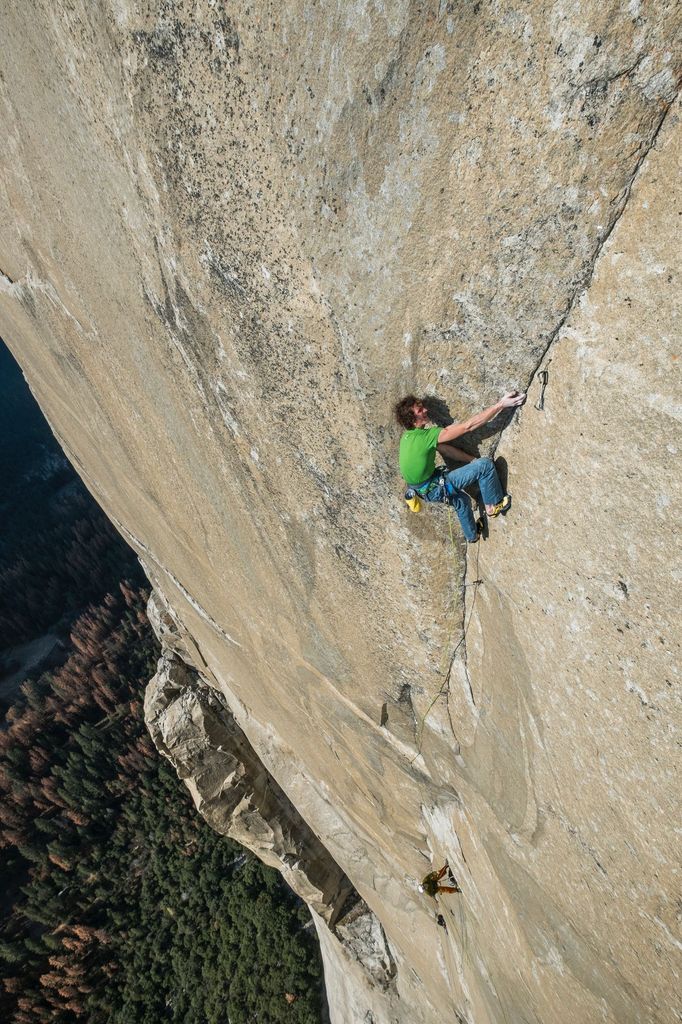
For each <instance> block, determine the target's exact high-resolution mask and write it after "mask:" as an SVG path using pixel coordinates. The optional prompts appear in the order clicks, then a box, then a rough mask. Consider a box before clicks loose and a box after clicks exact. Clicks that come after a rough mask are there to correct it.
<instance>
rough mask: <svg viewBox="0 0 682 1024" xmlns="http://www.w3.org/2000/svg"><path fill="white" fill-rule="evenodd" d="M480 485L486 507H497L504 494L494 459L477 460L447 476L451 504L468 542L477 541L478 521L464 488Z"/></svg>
mask: <svg viewBox="0 0 682 1024" xmlns="http://www.w3.org/2000/svg"><path fill="white" fill-rule="evenodd" d="M470 484H478V486H479V488H480V490H481V497H482V498H483V504H484V505H497V504H498V502H500V501H502V498H503V497H504V492H503V490H502V484H501V483H500V480H499V477H498V475H497V470H496V469H495V466H494V464H493V461H492V459H476V460H475V461H474V462H469V463H468V464H467V465H466V466H461V467H460V469H453V470H451V471H450V472H449V473H446V474H445V487H446V489H447V492H448V498H449V502H450V504H451V505H452V506H453V508H454V509H455V511H456V513H457V515H458V517H459V521H460V523H461V526H462V530H463V531H464V536H465V537H466V539H467V540H476V536H477V534H476V521H475V519H474V513H473V511H472V508H471V498H470V497H469V495H468V494H465V492H464V490H463V488H464V487H469V485H470Z"/></svg>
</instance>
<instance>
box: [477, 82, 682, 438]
mask: <svg viewBox="0 0 682 1024" xmlns="http://www.w3.org/2000/svg"><path fill="white" fill-rule="evenodd" d="M624 73H625V72H624ZM679 91H680V90H679V87H678V89H677V91H676V93H675V96H674V97H673V99H672V100H670V102H669V103H666V104H665V109H664V110H663V113H662V114H661V116H660V117H659V119H658V124H656V126H655V128H654V131H653V134H652V135H651V138H650V140H649V144H648V146H646V148H645V150H644V151H643V153H642V154H641V155H640V157H639V159H638V160H637V162H636V164H635V167H634V169H633V171H632V173H631V174H630V177H629V179H628V181H627V183H626V184H625V187H624V188H623V189H622V192H621V195H620V199H619V205H618V207H617V209H616V211H615V214H614V216H613V217H612V219H611V222H610V223H609V224H608V226H607V228H606V230H605V231H604V233H603V235H602V236H601V237H600V238H598V239H597V244H596V246H595V249H594V252H593V253H592V256H591V258H590V260H589V262H588V266H587V269H586V271H585V273H584V274H583V275H582V277H581V278H580V280H579V281H578V283H577V284H576V285H575V287H574V288H573V291H572V292H571V294H570V295H569V297H568V301H567V303H566V307H565V309H564V312H563V313H562V314H561V316H560V317H559V320H558V321H557V323H556V326H555V327H554V328H553V329H552V331H551V332H550V334H549V336H548V339H547V344H546V345H545V346H544V348H543V350H542V352H541V353H540V356H539V358H538V359H537V361H536V364H535V367H534V368H533V372H532V373H531V374H530V376H529V378H528V383H527V385H526V392H527V391H528V390H529V388H530V386H531V384H532V383H533V380H534V378H535V374H536V373H537V372H538V370H539V369H540V367H541V366H542V364H543V362H544V361H545V358H546V356H547V353H548V352H549V350H550V348H551V347H552V345H553V344H554V342H555V341H556V339H557V337H558V336H559V333H560V331H561V329H562V327H563V326H564V324H565V323H566V321H567V320H568V318H569V316H570V315H571V313H572V312H573V309H574V307H575V304H576V301H577V300H578V298H579V297H580V296H581V295H582V294H583V292H586V291H587V290H588V288H589V287H590V285H591V283H592V278H593V277H594V272H595V269H596V266H597V262H598V260H599V257H600V256H601V252H602V249H603V248H604V246H605V245H606V243H607V242H608V240H609V238H610V237H611V233H612V232H613V229H614V228H615V227H616V225H617V224H618V222H619V220H620V219H621V217H622V216H623V213H624V212H625V208H626V206H627V204H628V201H629V199H630V195H631V193H632V188H633V186H634V183H635V181H636V179H637V175H638V174H639V171H640V168H641V167H642V164H643V163H644V161H645V160H646V158H647V157H648V155H649V153H650V152H651V150H652V149H653V147H654V145H655V144H656V139H657V138H658V136H659V134H660V131H661V128H662V127H663V124H664V122H665V119H666V117H667V116H668V113H669V112H670V109H671V107H672V106H673V104H674V103H675V100H676V99H677V97H678V95H679ZM510 422H511V420H510ZM507 426H509V424H506V425H505V426H504V427H503V428H502V430H501V431H500V433H499V434H498V436H497V438H496V439H495V441H494V442H493V445H492V449H491V456H493V457H494V455H495V453H496V451H497V448H498V445H499V443H500V440H501V438H502V432H503V431H504V430H506V427H507Z"/></svg>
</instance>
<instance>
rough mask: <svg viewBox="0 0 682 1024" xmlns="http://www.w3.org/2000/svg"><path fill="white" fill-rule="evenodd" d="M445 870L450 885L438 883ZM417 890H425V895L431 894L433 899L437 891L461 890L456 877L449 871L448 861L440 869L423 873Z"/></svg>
mask: <svg viewBox="0 0 682 1024" xmlns="http://www.w3.org/2000/svg"><path fill="white" fill-rule="evenodd" d="M446 871H447V872H448V875H449V878H450V881H451V882H452V883H453V884H452V885H441V884H440V880H441V878H442V877H443V875H444V874H445V872H446ZM419 891H420V892H425V893H426V894H427V896H433V898H434V899H435V898H436V895H437V894H438V893H439V892H461V891H462V890H461V889H460V887H459V885H458V884H457V879H456V878H455V877H454V875H453V874H452V872H451V871H450V868H449V865H448V862H447V861H446V862H445V864H444V865H443V867H442V868H441V869H440V871H430V872H429V873H428V875H425V876H424V878H422V884H421V885H420V886H419Z"/></svg>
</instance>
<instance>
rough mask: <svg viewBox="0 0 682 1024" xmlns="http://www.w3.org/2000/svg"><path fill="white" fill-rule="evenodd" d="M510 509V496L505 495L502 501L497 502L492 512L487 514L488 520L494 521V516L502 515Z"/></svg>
mask: <svg viewBox="0 0 682 1024" xmlns="http://www.w3.org/2000/svg"><path fill="white" fill-rule="evenodd" d="M510 508H511V494H505V496H504V498H503V499H502V501H498V503H497V505H495V507H494V508H493V510H492V512H488V519H494V518H495V516H499V515H504V513H505V512H508V511H509V509H510Z"/></svg>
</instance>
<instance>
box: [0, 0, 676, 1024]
mask: <svg viewBox="0 0 682 1024" xmlns="http://www.w3.org/2000/svg"><path fill="white" fill-rule="evenodd" d="M0 27H1V29H2V36H3V40H4V42H5V46H4V47H3V58H2V62H3V66H2V77H1V79H0V110H1V111H2V114H1V116H2V124H3V136H4V145H3V153H2V171H1V173H0V331H1V332H2V336H3V337H4V339H5V340H6V341H7V343H8V344H9V345H10V347H11V348H12V350H13V351H14V352H15V354H16V355H17V358H18V359H19V360H20V362H21V364H22V366H23V367H24V369H25V372H26V374H27V376H28V379H29V381H30V383H31V386H32V388H33V390H34V393H35V394H36V396H37V398H38V400H39V402H40V404H41V406H42V407H43V409H44V410H45V412H46V414H47V416H48V419H49V420H50V422H51V424H52V426H53V428H54V430H55V432H56V433H57V435H58V437H59V438H60V440H61V441H62V443H63V445H64V447H65V450H66V452H67V454H68V455H69V457H70V458H71V460H72V461H73V462H74V464H75V465H76V467H77V468H78V470H79V472H81V474H82V476H83V478H84V480H85V481H86V483H87V484H88V486H89V487H90V488H91V490H92V492H93V494H94V495H95V497H96V498H97V499H98V500H99V501H100V503H101V504H102V505H103V507H104V508H105V510H106V511H107V512H108V514H109V515H110V516H111V518H112V520H113V521H114V522H115V523H116V524H117V525H118V527H119V529H120V530H121V532H122V533H123V534H124V536H126V537H127V539H128V540H129V541H130V542H131V543H132V544H133V545H134V547H135V548H136V550H137V551H138V552H139V554H140V556H141V558H142V559H143V561H144V564H145V567H146V569H147V572H148V575H149V577H150V580H151V582H152V584H153V586H154V589H155V590H156V592H157V593H158V595H159V602H160V604H159V616H160V618H159V622H160V624H162V619H163V616H164V615H166V614H168V615H170V616H171V618H172V619H173V620H174V621H175V622H176V624H180V628H179V632H178V633H177V636H178V637H179V639H176V640H174V641H173V644H176V647H173V645H172V644H171V645H169V649H172V650H174V651H175V654H176V655H178V656H179V657H181V658H182V659H183V661H186V662H187V663H188V664H191V665H192V666H194V668H195V669H197V671H199V672H200V674H201V678H202V680H204V681H205V683H206V684H207V685H208V686H210V687H213V688H214V689H215V691H216V693H217V694H219V695H220V700H221V706H222V702H224V705H225V706H226V707H227V708H228V709H229V712H230V715H231V716H232V719H233V720H234V722H235V724H236V726H238V728H239V729H241V731H242V733H243V735H244V736H245V738H246V741H247V742H248V746H249V748H250V749H251V750H252V751H253V756H254V757H255V758H256V759H257V761H258V762H259V763H260V764H261V765H262V766H263V770H264V771H267V773H269V775H270V776H271V777H272V778H273V779H274V780H275V782H276V783H277V785H278V786H279V787H280V789H281V791H282V793H283V794H284V795H285V796H286V799H287V800H288V801H290V803H291V805H293V806H294V807H295V808H297V809H298V811H299V812H300V815H301V817H302V818H303V819H304V820H305V821H306V822H307V824H308V826H309V827H310V829H311V830H312V832H313V833H314V835H315V836H316V837H317V839H318V840H319V842H320V843H321V845H322V847H323V848H324V849H325V850H326V851H327V852H328V854H329V856H330V857H331V859H332V860H333V862H334V863H335V864H337V865H338V866H339V868H340V869H341V871H342V872H344V873H345V874H346V875H347V876H348V878H349V879H350V881H351V882H352V884H353V886H354V887H355V889H356V890H357V892H358V893H359V895H360V896H361V897H362V899H363V900H365V902H366V903H367V905H368V907H369V908H371V910H372V912H373V913H374V914H375V915H376V917H377V918H378V920H379V921H380V922H381V927H382V928H383V931H384V934H385V938H386V942H387V949H389V950H390V972H389V973H390V983H389V985H388V988H387V989H386V990H385V991H384V990H382V987H381V985H380V984H379V983H378V982H377V984H376V985H375V988H374V994H373V995H372V996H371V1000H370V996H369V995H367V991H365V990H364V989H362V984H364V982H360V981H358V982H357V986H355V981H354V979H355V978H356V977H359V975H356V973H354V968H353V967H352V962H351V961H352V957H351V955H350V953H349V952H348V951H347V950H344V952H343V953H338V955H337V954H336V953H334V954H333V955H330V957H329V959H328V961H327V962H328V966H329V971H330V973H329V977H328V984H329V989H330V991H333V992H335V993H336V994H337V995H336V1004H335V1003H334V999H332V1013H333V1015H335V1021H338V1022H344V1024H345V1022H346V1021H353V1022H354V1021H356V1020H357V1021H362V1020H364V1019H367V1020H369V1019H371V1018H370V1017H367V1016H366V1015H367V1014H370V1015H371V1016H372V1017H373V1019H375V1020H377V1021H379V1020H382V1019H385V1020H386V1021H391V1022H393V1021H401V1022H403V1021H404V1022H405V1024H407V1022H408V1021H409V1022H410V1024H420V1022H424V1024H427V1022H428V1024H431V1022H434V1024H435V1022H440V1021H442V1020H451V1019H453V1017H454V1019H456V1020H460V1021H468V1022H470V1024H486V1022H491V1024H493V1022H494V1024H497V1022H500V1024H501V1022H504V1021H511V1020H513V1021H527V1022H529V1024H530V1022H533V1024H536V1022H541V1024H547V1022H552V1024H554V1022H559V1024H563V1022H569V1021H570V1022H571V1024H576V1022H585V1024H591V1022H592V1021H595V1020H603V1021H606V1022H610V1024H616V1022H618V1024H620V1022H622V1021H626V1020H627V1021H632V1022H635V1024H637V1022H641V1024H644V1022H649V1021H655V1022H659V1021H660V1022H669V1021H674V1020H676V1019H677V1016H676V1015H677V1014H678V1013H679V1007H678V1005H677V1001H678V995H677V992H678V989H679V985H678V983H677V980H676V978H677V972H678V971H679V953H680V937H679V920H678V919H677V917H676V914H677V913H678V906H677V903H676V899H677V895H676V891H675V887H676V883H677V884H678V879H677V875H676V871H677V870H678V868H677V865H678V863H679V847H678V846H677V845H676V840H675V835H676V834H675V832H674V819H675V815H676V803H677V800H676V792H677V790H676V787H675V782H674V772H675V766H676V762H675V760H674V758H675V751H676V748H675V745H674V736H675V729H676V728H677V727H678V726H679V709H677V711H675V707H674V703H673V701H674V698H675V685H676V683H677V682H678V678H677V676H676V675H674V670H675V667H676V666H677V665H678V664H679V661H678V660H676V654H677V651H676V649H675V647H674V644H675V642H676V640H675V630H674V617H673V610H674V608H675V606H676V602H675V600H674V599H673V598H672V593H673V586H674V584H675V583H676V582H679V580H678V579H677V577H676V576H675V572H676V571H677V570H676V568H675V567H676V565H679V548H678V547H677V546H676V545H677V544H678V543H679V542H678V541H676V538H675V536H674V534H673V530H672V522H673V518H674V513H675V509H676V508H678V507H679V499H680V495H679V483H678V482H677V478H676V476H675V474H674V472H673V468H672V465H673V460H674V458H675V456H676V455H677V454H678V452H679V447H680V444H681V443H682V439H681V438H680V432H679V407H678V406H677V405H676V404H675V402H676V398H675V390H674V389H675V386H676V381H677V377H678V376H679V370H678V363H677V361H676V358H675V357H676V354H677V353H676V352H675V351H674V344H675V341H676V337H678V336H679V304H680V299H679V295H680V287H679V224H678V221H679V216H678V214H679V209H680V206H679V194H678V193H677V192H676V190H677V188H678V187H679V166H678V161H679V137H680V131H679V105H678V101H677V93H678V88H679V64H680V45H679V33H680V14H679V7H678V5H676V4H674V3H666V2H665V0H663V2H661V3H657V4H655V5H645V4H643V3H640V2H639V0H632V2H630V3H628V4H624V3H609V2H606V3H601V4H597V3H595V2H594V0H570V2H567V3H542V2H540V0H537V2H533V3H530V4H528V3H516V4H512V5H509V4H498V3H495V2H492V0H489V2H486V0H483V2H481V3H459V4H454V3H448V2H445V0H442V2H434V3H429V4H418V3H414V2H412V3H411V2H408V0H395V2H394V3H391V4H380V3H372V4H370V3H366V2H364V0H360V2H357V3H350V4H323V5H316V4H311V3H308V2H306V0H300V2H298V0H286V2H285V3H282V4H279V5H265V6H261V7H259V8H257V9H256V8H254V9H248V10H247V9H246V8H244V7H243V5H236V4H230V3H226V4H220V5H217V4H211V3H209V2H206V3H205V4H189V3H183V2H177V3H175V2H171V0H164V2H160V0H157V2H152V3H149V4H145V5H136V4H133V3H130V2H126V0H115V2H114V0H111V2H104V3H101V4H98V5H92V4H85V3H82V2H78V0H77V2H75V3H69V4H65V3H61V2H60V0H57V2H55V3H52V4H50V5H47V4H41V3H38V2H30V3H27V4H24V5H13V6H12V7H11V8H7V9H5V10H3V11H2V12H0ZM540 369H546V370H547V372H548V384H547V389H546V393H545V400H544V408H543V409H536V408H534V405H535V403H536V401H537V399H538V397H539V391H538V382H537V381H536V380H535V374H536V371H537V370H540ZM529 382H532V388H531V401H530V402H529V403H528V404H527V406H526V407H525V408H524V409H523V411H522V412H521V413H520V415H519V416H518V417H517V419H516V420H515V421H514V422H513V423H512V424H511V426H510V427H509V429H508V430H507V431H506V432H505V433H504V435H503V440H502V444H501V446H499V447H498V449H497V453H498V455H500V456H503V457H504V459H505V460H506V462H507V465H508V471H509V487H510V489H511V490H512V492H513V496H514V505H513V509H512V512H511V513H510V515H509V516H508V517H507V519H506V520H505V521H504V522H500V521H499V520H497V521H496V522H495V523H494V524H492V525H491V528H490V536H489V539H487V540H486V541H485V542H484V543H483V544H481V545H480V550H478V549H477V550H476V551H475V552H474V553H473V554H470V555H469V556H468V565H466V566H465V560H466V554H465V552H464V550H463V547H462V546H461V544H460V542H459V540H458V537H457V532H456V531H455V534H454V535H453V536H454V539H453V540H452V541H451V539H450V532H449V528H448V522H447V516H446V515H445V514H444V513H442V510H437V509H432V510H430V512H429V514H425V515H424V516H423V517H421V518H420V517H412V518H410V516H409V513H407V512H406V511H404V509H403V507H402V504H401V500H400V495H401V489H400V481H399V479H398V476H397V470H396V466H395V461H396V458H395V456H396V447H397V439H398V435H397V432H396V430H395V429H394V427H393V425H392V424H391V422H390V407H391V403H392V401H393V400H394V399H395V398H397V397H399V396H400V394H401V393H402V392H404V391H405V390H411V389H413V388H414V389H417V390H427V389H430V390H431V391H432V392H433V393H435V395H436V396H437V397H438V398H440V399H441V400H443V401H447V402H449V403H450V412H451V414H452V415H453V416H454V417H456V418H457V417H459V416H460V415H462V414H464V413H467V412H472V411H474V410H475V409H476V407H479V408H480V407H483V406H484V405H488V404H490V403H491V402H492V401H493V400H495V399H496V398H497V397H498V396H499V393H500V392H501V391H502V390H504V389H506V388H507V387H509V386H519V387H525V386H527V385H528V384H529ZM677 394H679V383H677ZM491 437H492V438H493V443H494V440H495V437H496V435H491ZM476 440H479V441H480V443H481V444H482V445H483V446H484V447H485V446H487V445H488V444H489V440H488V439H482V438H480V439H472V443H473V442H474V441H476ZM441 513H442V514H441ZM465 571H466V586H463V579H464V578H465V577H464V576H463V574H464V572H465ZM171 612H172V614H171ZM178 644H179V645H180V648H181V649H180V648H178V647H177V645H178ZM669 684H670V685H669ZM676 715H677V716H678V717H675V716H676ZM226 770H227V771H228V773H229V771H230V770H231V769H230V768H229V766H227V768H226ZM188 781H189V779H188ZM446 857H447V858H448V859H449V860H450V864H451V866H452V867H453V869H454V870H455V874H456V875H457V877H458V879H459V881H460V884H461V886H462V890H463V891H462V895H461V897H459V896H458V897H456V898H453V897H447V898H444V899H443V900H442V901H441V910H442V911H443V914H444V917H445V921H446V929H443V928H439V927H438V925H437V924H436V922H435V919H434V909H435V908H434V906H433V904H432V903H431V902H430V901H429V900H428V899H426V897H424V896H422V895H421V894H419V892H418V888H417V883H418V881H419V879H420V878H421V876H422V875H423V874H425V873H426V872H427V871H428V870H430V868H431V867H433V866H440V863H442V861H443V859H445V858H446ZM370 930H371V929H370ZM327 933H329V935H331V932H329V929H328V928H327V927H326V925H325V926H324V928H323V929H322V935H323V936H324V937H323V939H322V945H323V947H324V946H325V945H326V944H327V937H326V936H327ZM332 939H333V936H332ZM330 941H331V940H330ZM334 941H335V940H334ZM335 948H336V947H335ZM334 957H336V959H335V961H334V962H335V963H336V964H337V967H336V969H334V968H332V967H331V966H330V965H331V964H332V961H333V960H334ZM344 957H345V960H344V959H343V958H344ZM379 959H380V958H379ZM388 962H389V961H387V963H388ZM363 971H364V975H366V971H365V970H364V968H363ZM364 975H363V976H364ZM354 986H355V987H354ZM353 993H355V994H353ZM382 993H383V994H382ZM370 1002H371V1005H370ZM363 1007H364V1009H363ZM363 1015H364V1016H363Z"/></svg>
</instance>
